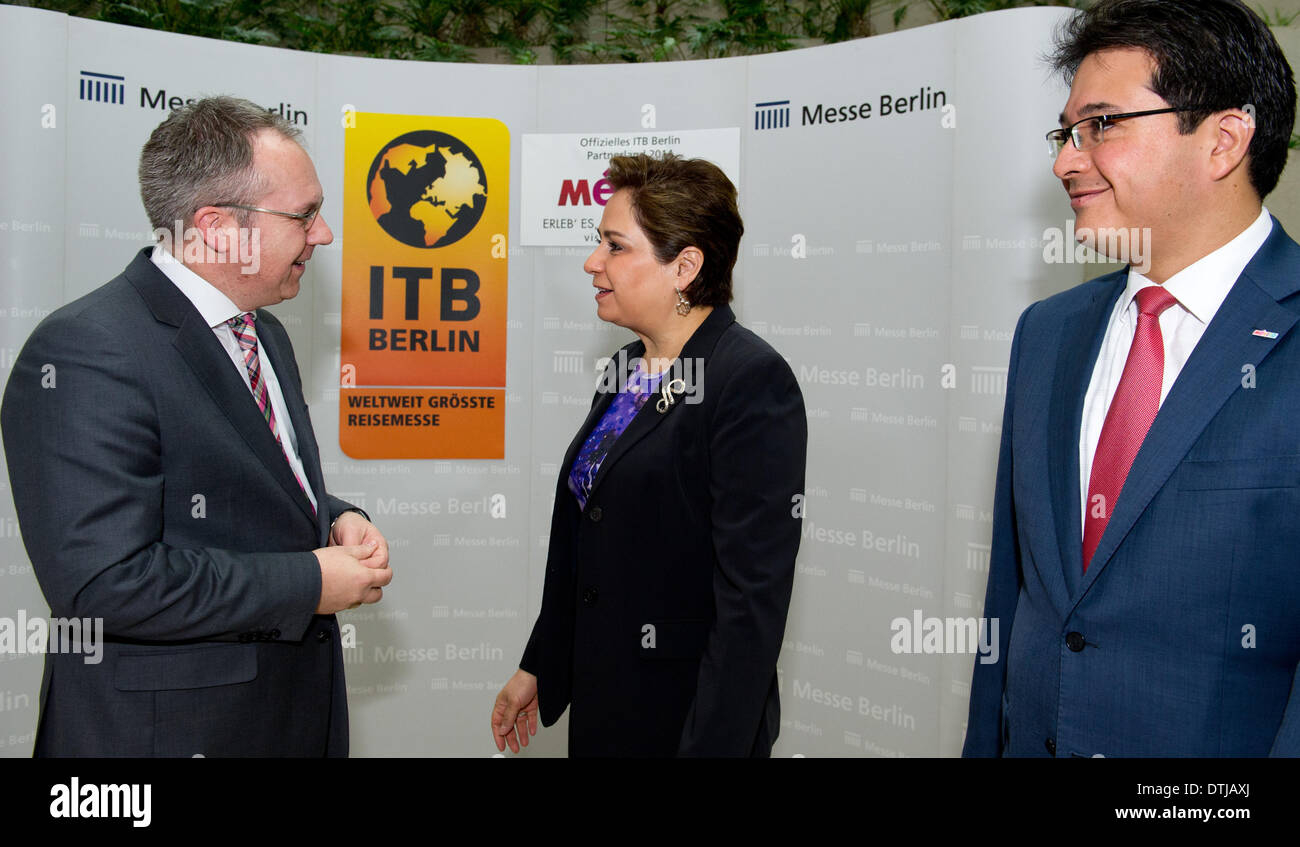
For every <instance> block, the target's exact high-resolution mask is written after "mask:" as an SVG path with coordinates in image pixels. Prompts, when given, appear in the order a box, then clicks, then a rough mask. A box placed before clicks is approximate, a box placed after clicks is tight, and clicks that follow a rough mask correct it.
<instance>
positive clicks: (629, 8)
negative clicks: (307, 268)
mask: <svg viewBox="0 0 1300 847" xmlns="http://www.w3.org/2000/svg"><path fill="white" fill-rule="evenodd" d="M18 5H25V6H36V7H39V8H42V9H51V10H54V11H60V12H67V13H69V14H72V15H77V16H80V17H85V18H92V19H95V20H101V21H109V22H112V23H118V24H127V25H129V26H140V27H148V28H150V29H159V30H164V31H167V32H178V33H185V34H187V35H199V36H204V37H206V38H221V39H225V40H227V41H242V42H247V43H250V44H263V45H269V46H274V47H287V48H290V49H294V50H309V51H314V52H318V53H345V54H352V55H358V56H373V57H379V58H390V59H424V60H429V61H442V62H472V61H477V60H479V59H481V58H484V57H485V56H486V57H487V60H489V61H510V62H516V63H520V64H532V63H534V62H538V61H553V62H559V63H585V62H661V61H668V60H674V59H706V58H718V57H722V56H746V55H751V54H755V53H771V52H775V51H778V50H788V49H791V48H793V47H807V46H811V45H815V44H823V43H830V42H836V41H845V40H847V39H850V38H861V37H864V36H868V35H874V34H876V33H877V32H881V31H888V30H890V29H896V28H898V27H899V26H900V25H902V24H904V23H905V22H906V23H908V24H912V23H920V22H924V21H930V20H936V19H937V20H946V19H948V18H959V17H963V16H965V15H973V14H977V13H979V12H988V11H992V10H994V9H1007V8H1012V7H1015V6H1049V5H1050V6H1082V5H1087V0H774V2H762V1H761V0H388V2H372V1H371V0H317V1H316V2H310V3H292V2H277V0H271V2H259V0H134V2H89V0H45V1H44V2H42V1H41V0H36V1H35V2H19V3H18Z"/></svg>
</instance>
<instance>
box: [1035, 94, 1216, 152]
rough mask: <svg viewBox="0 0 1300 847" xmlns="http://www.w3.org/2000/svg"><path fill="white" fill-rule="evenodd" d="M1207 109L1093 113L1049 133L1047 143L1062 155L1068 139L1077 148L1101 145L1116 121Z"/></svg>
mask: <svg viewBox="0 0 1300 847" xmlns="http://www.w3.org/2000/svg"><path fill="white" fill-rule="evenodd" d="M1204 111H1207V110H1206V109H1204V108H1201V107H1199V106H1170V107H1169V108H1167V109H1147V110H1146V111H1142V112H1120V113H1118V114H1114V115H1093V116H1092V117H1088V118H1084V119H1083V120H1079V121H1075V122H1074V123H1073V124H1071V125H1070V126H1068V127H1065V128H1063V129H1054V130H1052V131H1051V132H1049V133H1047V136H1046V137H1047V143H1048V144H1049V145H1050V147H1051V152H1052V156H1053V158H1055V157H1056V156H1059V155H1061V148H1063V147H1065V142H1066V140H1067V139H1068V140H1072V141H1073V142H1074V149H1076V150H1091V149H1093V148H1094V147H1098V146H1100V145H1101V143H1102V142H1103V141H1105V140H1106V127H1108V126H1110V125H1111V124H1113V123H1115V122H1116V121H1123V120H1128V119H1129V118H1144V117H1146V116H1147V115H1167V114H1169V113H1171V112H1204Z"/></svg>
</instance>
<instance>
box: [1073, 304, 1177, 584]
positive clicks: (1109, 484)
mask: <svg viewBox="0 0 1300 847" xmlns="http://www.w3.org/2000/svg"><path fill="white" fill-rule="evenodd" d="M1177 302H1178V301H1177V300H1175V299H1174V296H1173V295H1172V294H1170V293H1169V292H1168V291H1165V290H1164V288H1163V287H1161V286H1159V285H1153V286H1148V287H1146V288H1143V289H1142V290H1141V291H1139V292H1138V293H1137V304H1138V323H1137V331H1136V332H1134V333H1133V346H1132V347H1130V348H1129V351H1128V359H1127V361H1125V362H1124V373H1123V375H1121V376H1120V379H1119V387H1118V388H1116V389H1115V397H1114V399H1113V400H1111V402H1110V409H1109V410H1108V411H1107V412H1106V422H1105V423H1104V424H1102V427H1101V438H1100V439H1098V441H1097V452H1096V454H1095V455H1094V456H1093V459H1092V477H1091V479H1090V480H1089V481H1088V502H1087V504H1086V512H1085V514H1084V522H1083V570H1084V572H1087V570H1088V563H1089V562H1091V561H1092V555H1093V554H1094V553H1096V552H1097V545H1098V544H1099V543H1100V542H1101V536H1102V534H1103V533H1105V532H1106V524H1107V523H1108V522H1109V521H1110V516H1111V514H1112V513H1113V512H1114V510H1115V502H1116V501H1117V500H1118V499H1119V493H1120V491H1121V490H1123V488H1124V480H1125V479H1126V478H1127V477H1128V471H1129V468H1131V467H1133V459H1134V458H1136V457H1137V453H1138V448H1140V447H1141V446H1142V440H1143V439H1145V438H1146V437H1147V430H1149V429H1151V423H1152V421H1154V420H1155V419H1156V412H1158V411H1159V410H1160V388H1161V385H1162V384H1163V382H1164V377H1165V344H1164V338H1163V337H1162V336H1161V335H1160V313H1161V312H1163V311H1164V310H1165V309H1168V308H1169V307H1170V306H1172V305H1174V304H1175V303H1177Z"/></svg>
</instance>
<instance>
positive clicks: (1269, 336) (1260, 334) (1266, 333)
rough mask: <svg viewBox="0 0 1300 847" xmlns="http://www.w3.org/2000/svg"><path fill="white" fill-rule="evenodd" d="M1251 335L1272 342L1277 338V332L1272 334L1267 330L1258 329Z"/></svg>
mask: <svg viewBox="0 0 1300 847" xmlns="http://www.w3.org/2000/svg"><path fill="white" fill-rule="evenodd" d="M1251 335H1254V336H1258V337H1259V338H1267V339H1268V340H1270V341H1272V340H1273V339H1275V338H1277V333H1276V332H1270V331H1268V330H1267V329H1257V330H1255V331H1254V332H1252V333H1251Z"/></svg>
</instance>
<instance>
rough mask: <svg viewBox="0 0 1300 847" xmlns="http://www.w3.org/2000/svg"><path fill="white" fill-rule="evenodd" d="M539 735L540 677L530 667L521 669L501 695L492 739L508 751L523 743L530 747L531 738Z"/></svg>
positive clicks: (493, 723) (494, 715) (503, 688)
mask: <svg viewBox="0 0 1300 847" xmlns="http://www.w3.org/2000/svg"><path fill="white" fill-rule="evenodd" d="M536 734H537V677H535V676H533V675H532V674H530V673H529V672H528V671H526V670H517V671H515V675H514V676H512V677H510V680H509V682H507V683H506V684H505V686H504V687H502V689H501V693H500V694H498V695H497V702H496V705H494V706H493V707H492V740H493V741H495V742H496V745H497V750H499V751H500V752H502V753H504V752H505V749H506V745H507V744H509V745H510V752H511V753H518V752H519V746H520V745H521V744H522V745H523V746H524V747H527V746H528V737H529V736H530V735H536Z"/></svg>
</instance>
